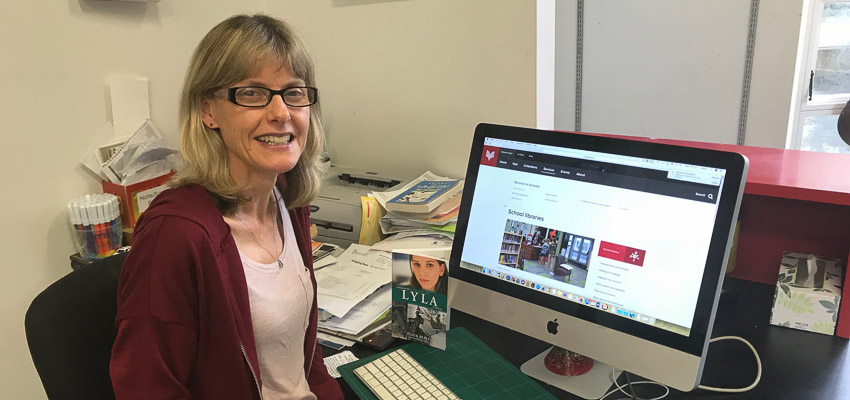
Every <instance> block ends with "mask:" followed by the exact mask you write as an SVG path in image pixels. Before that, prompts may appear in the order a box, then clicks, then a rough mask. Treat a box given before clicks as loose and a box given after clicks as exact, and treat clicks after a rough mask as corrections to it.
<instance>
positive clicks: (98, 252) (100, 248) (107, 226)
mask: <svg viewBox="0 0 850 400" xmlns="http://www.w3.org/2000/svg"><path fill="white" fill-rule="evenodd" d="M72 230H73V231H74V234H73V236H74V244H75V245H76V246H77V250H78V251H79V252H80V257H82V259H83V260H86V261H92V260H95V259H98V258H104V257H109V256H111V255H113V254H115V250H117V249H118V248H119V247H121V235H122V232H121V219H120V218H116V219H115V220H113V221H111V222H106V223H103V224H97V225H74V226H72Z"/></svg>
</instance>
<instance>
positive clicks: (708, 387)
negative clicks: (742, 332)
mask: <svg viewBox="0 0 850 400" xmlns="http://www.w3.org/2000/svg"><path fill="white" fill-rule="evenodd" d="M721 340H737V341H739V342H744V344H745V345H747V347H749V348H750V350H752V352H753V355H754V356H756V368H757V369H756V371H757V372H756V380H755V381H754V382H753V383H752V384H751V385H750V386H747V387H743V388H740V389H727V388H716V387H711V386H703V385H699V386H697V389H702V390H708V391H710V392H723V393H743V392H747V391H750V390H752V389H753V388H754V387H756V385H758V384H759V381H761V357H759V353H758V352H757V351H756V348H755V347H753V345H752V344H750V342H748V341H747V339H744V338H742V337H738V336H721V337H716V338H714V339H711V340H710V341H709V343H714V342H718V341H721Z"/></svg>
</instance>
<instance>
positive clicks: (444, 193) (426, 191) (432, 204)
mask: <svg viewBox="0 0 850 400" xmlns="http://www.w3.org/2000/svg"><path fill="white" fill-rule="evenodd" d="M462 189H463V180H459V179H451V178H447V177H443V176H438V175H435V174H433V173H431V171H426V172H425V173H424V174H422V175H420V176H419V177H418V178H416V179H414V180H413V181H411V182H410V183H408V184H407V185H405V186H404V187H402V188H401V189H399V190H393V191H386V192H372V193H371V196H372V197H374V198H375V199H377V200H378V202H379V203H380V204H381V206H383V207H384V208H385V209H387V215H385V216H384V217H383V218H381V221H380V224H381V231H382V232H383V233H384V234H392V233H398V232H404V231H409V230H417V229H422V228H426V229H434V230H437V231H444V232H452V233H453V232H454V230H455V225H456V223H457V215H458V212H459V211H460V200H461V194H462ZM404 210H407V211H404Z"/></svg>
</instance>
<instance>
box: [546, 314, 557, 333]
mask: <svg viewBox="0 0 850 400" xmlns="http://www.w3.org/2000/svg"><path fill="white" fill-rule="evenodd" d="M546 331H547V332H549V333H551V334H553V335H556V334H558V319H557V318H555V319H553V320H551V321H549V322H548V323H546Z"/></svg>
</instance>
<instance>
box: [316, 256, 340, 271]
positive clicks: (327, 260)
mask: <svg viewBox="0 0 850 400" xmlns="http://www.w3.org/2000/svg"><path fill="white" fill-rule="evenodd" d="M336 261H337V260H336V257H334V256H332V255H326V256H324V257H322V259H321V260H319V261H316V262H314V263H313V271H318V270H320V269H322V268H324V267H327V266H328V265H331V264H336Z"/></svg>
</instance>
